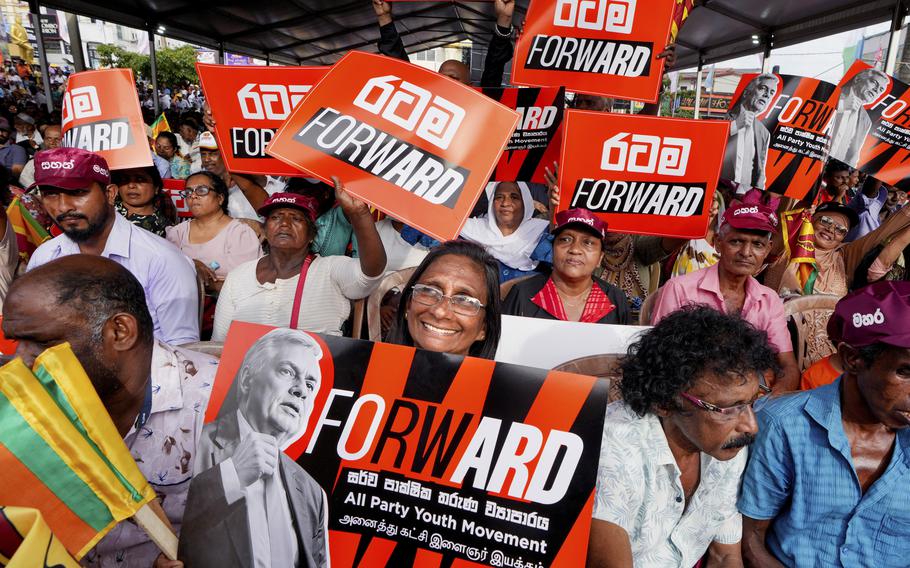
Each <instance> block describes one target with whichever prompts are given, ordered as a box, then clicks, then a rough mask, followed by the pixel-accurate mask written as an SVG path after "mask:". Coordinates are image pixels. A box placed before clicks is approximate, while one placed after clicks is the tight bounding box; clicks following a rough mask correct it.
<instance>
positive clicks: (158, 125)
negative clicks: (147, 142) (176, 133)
mask: <svg viewBox="0 0 910 568" xmlns="http://www.w3.org/2000/svg"><path fill="white" fill-rule="evenodd" d="M170 131H171V125H170V124H168V122H167V117H166V116H164V113H163V112H162V113H161V114H159V115H158V118H156V119H155V122H153V123H152V140H154V139H156V138H158V135H159V134H161V133H162V132H170Z"/></svg>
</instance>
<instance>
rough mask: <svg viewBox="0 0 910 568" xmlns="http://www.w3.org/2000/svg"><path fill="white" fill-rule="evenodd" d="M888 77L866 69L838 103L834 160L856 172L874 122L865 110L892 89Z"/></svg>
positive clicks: (833, 134) (833, 132)
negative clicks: (855, 169) (864, 144)
mask: <svg viewBox="0 0 910 568" xmlns="http://www.w3.org/2000/svg"><path fill="white" fill-rule="evenodd" d="M890 84H891V81H890V79H888V76H887V75H886V74H885V73H884V72H882V71H879V70H878V69H865V70H863V71H860V72H859V73H857V74H856V75H855V76H854V77H853V78H852V79H850V80H849V81H847V82H846V83H845V84H844V86H843V88H842V89H841V94H840V98H838V99H837V111H835V113H834V126H832V127H831V157H832V158H837V159H838V160H840V161H841V162H843V163H845V164H847V165H848V166H850V167H852V168H855V167H856V166H857V164H858V163H859V155H860V152H861V151H862V149H863V142H865V140H866V135H868V134H869V131H870V130H871V129H872V118H870V117H869V112H868V111H867V110H866V109H865V108H864V107H865V106H866V105H869V104H872V103H873V102H875V101H876V100H878V99H879V97H881V96H882V95H883V94H885V91H886V90H888V85H890Z"/></svg>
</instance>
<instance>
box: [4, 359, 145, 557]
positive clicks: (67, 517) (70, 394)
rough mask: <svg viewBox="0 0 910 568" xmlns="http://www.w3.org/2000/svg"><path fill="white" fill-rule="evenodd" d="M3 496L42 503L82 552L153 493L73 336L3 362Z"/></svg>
mask: <svg viewBox="0 0 910 568" xmlns="http://www.w3.org/2000/svg"><path fill="white" fill-rule="evenodd" d="M0 472H2V478H3V481H2V483H0V504H2V505H10V506H21V507H32V508H35V509H38V510H39V511H40V512H41V514H42V516H43V517H44V519H45V520H46V521H47V524H48V526H49V527H50V529H51V530H52V531H53V533H54V534H55V535H57V537H58V538H59V539H60V542H61V543H62V544H63V546H64V547H66V549H67V550H68V551H69V552H70V554H72V555H73V556H75V557H76V558H77V559H79V558H82V556H83V555H84V554H85V553H86V552H88V551H89V550H90V549H91V548H92V547H93V546H94V545H95V544H96V543H97V542H98V541H99V540H100V539H101V538H102V537H103V536H104V535H105V534H106V533H107V532H108V531H109V530H110V529H112V528H113V527H114V525H116V524H117V523H119V522H120V521H123V520H124V519H127V518H129V517H132V516H134V515H135V514H136V513H137V512H138V511H139V509H140V508H142V507H143V506H144V505H145V504H146V503H149V502H150V501H152V500H153V499H154V498H155V492H154V490H153V489H152V488H151V486H150V485H149V483H148V481H147V480H146V479H145V477H144V476H143V475H142V472H141V471H139V467H138V466H137V465H136V462H135V461H133V458H132V456H131V455H130V452H129V450H128V449H127V447H126V444H124V442H123V439H122V438H121V437H120V433H119V432H118V431H117V428H116V427H115V426H114V423H113V421H112V420H111V418H110V416H109V415H108V413H107V410H106V409H105V408H104V406H103V405H102V403H101V400H100V399H99V398H98V395H97V393H96V392H95V389H94V387H93V386H92V384H91V381H90V380H89V378H88V376H87V375H86V374H85V371H84V370H83V369H82V366H81V365H80V364H79V361H78V360H77V359H76V357H75V355H73V352H72V351H71V350H70V347H69V344H66V343H64V344H62V345H58V346H55V347H52V348H50V349H48V350H46V351H45V352H44V353H42V354H41V355H40V356H39V357H38V359H37V360H36V361H35V365H34V369H33V370H30V369H29V368H28V367H26V366H25V364H24V363H23V362H22V360H21V359H15V360H13V361H11V362H10V363H7V364H6V365H4V366H3V367H2V368H0Z"/></svg>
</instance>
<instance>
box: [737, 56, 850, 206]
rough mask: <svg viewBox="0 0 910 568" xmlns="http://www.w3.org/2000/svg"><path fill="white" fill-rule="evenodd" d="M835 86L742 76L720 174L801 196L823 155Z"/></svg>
mask: <svg viewBox="0 0 910 568" xmlns="http://www.w3.org/2000/svg"><path fill="white" fill-rule="evenodd" d="M836 90H837V87H836V86H835V85H833V84H831V83H827V82H825V81H821V80H819V79H811V78H808V77H798V76H796V75H775V74H773V73H762V74H755V73H751V74H746V75H743V76H742V79H741V80H740V83H739V86H738V87H737V89H736V92H735V93H733V99H732V100H731V101H730V110H729V112H728V114H727V119H728V120H729V121H730V137H729V139H728V141H727V149H726V153H725V154H724V165H723V168H722V169H721V174H720V177H721V178H724V179H728V180H731V181H734V182H737V183H738V184H740V185H741V186H745V187H746V188H749V187H757V188H759V189H763V190H765V191H770V192H773V193H777V194H780V195H786V196H787V197H793V198H795V199H801V198H802V197H803V196H805V195H806V193H808V192H809V190H810V189H811V188H812V186H813V185H814V184H815V183H816V182H817V181H818V178H819V176H820V175H821V172H822V166H823V164H824V161H825V159H826V154H827V150H828V144H829V134H830V126H831V122H832V120H833V118H834V110H835V106H834V105H835V101H836V97H837V93H836Z"/></svg>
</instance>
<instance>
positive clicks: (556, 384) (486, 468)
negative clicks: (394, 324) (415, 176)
mask: <svg viewBox="0 0 910 568" xmlns="http://www.w3.org/2000/svg"><path fill="white" fill-rule="evenodd" d="M271 329H272V328H270V327H267V326H261V325H255V324H247V323H241V322H235V323H234V324H233V326H232V327H231V330H230V333H229V334H228V337H227V342H226V344H225V348H224V355H223V357H222V359H221V363H220V366H219V369H218V376H217V378H216V380H215V385H214V388H213V392H212V399H211V402H210V404H209V407H208V410H207V412H206V422H211V421H212V420H214V419H216V417H217V416H218V410H219V407H220V406H221V404H222V402H223V401H224V399H225V397H226V396H227V394H228V391H229V389H230V386H231V383H232V382H233V379H234V376H235V375H236V374H237V372H238V370H239V368H240V365H241V361H242V359H243V357H244V354H245V353H246V352H247V350H248V349H249V348H250V347H251V346H252V345H253V343H255V342H256V341H257V340H258V339H259V338H260V337H262V336H263V335H264V334H265V333H267V332H268V331H270V330H271ZM310 335H311V336H312V337H313V338H314V339H316V341H317V342H318V343H319V344H320V346H321V347H322V351H323V356H322V359H321V360H320V363H319V365H320V371H321V374H322V378H321V384H320V386H319V390H318V392H317V393H316V394H315V403H314V407H313V409H312V412H311V413H310V415H309V418H308V420H307V422H306V428H305V433H304V434H303V435H302V436H301V437H300V438H299V439H298V440H297V441H296V442H294V443H293V444H292V445H290V447H288V448H287V449H286V453H287V454H288V455H289V456H290V457H292V458H294V459H295V460H296V461H297V463H298V464H300V465H301V466H302V467H303V468H304V469H305V470H306V471H307V472H308V473H309V474H310V475H311V476H312V477H313V478H314V479H315V480H316V481H317V482H318V483H319V485H321V486H322V487H323V489H325V491H326V493H327V495H328V496H329V529H330V531H329V535H330V537H329V541H330V552H331V560H332V562H331V563H332V566H333V567H335V568H353V567H355V566H358V567H359V566H364V567H366V566H369V567H374V566H413V565H419V566H440V567H450V566H454V567H469V566H486V565H494V566H516V565H521V566H528V567H531V566H535V567H536V566H541V567H543V566H581V565H583V564H584V562H585V557H586V549H587V543H588V532H589V529H590V523H591V509H592V504H593V498H594V484H595V478H596V473H597V463H598V458H599V455H600V440H601V436H602V429H603V419H604V411H605V407H606V401H607V385H606V383H605V381H601V380H598V379H595V378H593V377H588V376H581V375H574V374H570V373H562V372H556V371H546V370H540V369H533V368H529V367H522V366H517V365H509V364H504V363H497V362H494V361H488V360H484V359H475V358H471V357H460V356H454V355H446V354H440V353H431V352H427V351H422V350H416V349H414V348H409V347H402V346H397V345H389V344H383V343H370V342H367V341H359V340H352V339H348V338H343V337H334V336H323V335H316V334H310ZM226 408H228V406H226ZM342 450H343V451H344V452H345V453H347V457H351V456H352V455H356V456H360V457H358V459H343V458H342V457H341V456H340V455H339V454H340V453H342Z"/></svg>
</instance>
